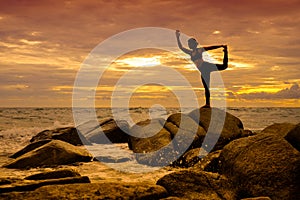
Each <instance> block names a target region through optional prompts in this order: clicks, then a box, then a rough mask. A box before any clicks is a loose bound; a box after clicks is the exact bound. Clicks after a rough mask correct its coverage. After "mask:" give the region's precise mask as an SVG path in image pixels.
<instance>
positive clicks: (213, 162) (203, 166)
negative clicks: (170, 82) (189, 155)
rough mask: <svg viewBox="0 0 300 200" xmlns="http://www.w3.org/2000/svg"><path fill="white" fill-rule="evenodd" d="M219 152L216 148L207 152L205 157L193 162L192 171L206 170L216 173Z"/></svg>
mask: <svg viewBox="0 0 300 200" xmlns="http://www.w3.org/2000/svg"><path fill="white" fill-rule="evenodd" d="M221 152H222V150H217V151H213V152H211V153H209V154H207V155H206V156H205V157H203V158H201V159H200V161H198V162H197V163H195V164H194V165H193V166H192V168H191V169H192V170H194V171H207V172H215V173H217V172H218V171H219V163H220V161H219V157H220V154H221Z"/></svg>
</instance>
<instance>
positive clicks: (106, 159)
mask: <svg viewBox="0 0 300 200" xmlns="http://www.w3.org/2000/svg"><path fill="white" fill-rule="evenodd" d="M94 161H99V162H104V163H121V162H127V161H130V158H128V157H121V156H118V157H115V156H96V157H95V158H94Z"/></svg>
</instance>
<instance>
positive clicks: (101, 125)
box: [77, 118, 129, 144]
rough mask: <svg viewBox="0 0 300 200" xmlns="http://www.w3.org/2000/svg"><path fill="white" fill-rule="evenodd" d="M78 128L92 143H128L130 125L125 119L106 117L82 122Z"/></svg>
mask: <svg viewBox="0 0 300 200" xmlns="http://www.w3.org/2000/svg"><path fill="white" fill-rule="evenodd" d="M77 129H78V130H79V131H80V132H81V133H82V134H83V135H84V136H85V137H86V138H87V139H88V140H89V141H90V142H92V143H97V144H107V143H127V142H128V134H127V133H128V132H129V125H128V123H127V122H126V121H125V120H119V121H115V120H114V119H111V118H109V119H104V120H102V121H100V122H98V121H93V120H91V121H88V122H86V123H84V124H81V125H79V126H78V127H77Z"/></svg>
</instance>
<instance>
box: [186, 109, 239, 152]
mask: <svg viewBox="0 0 300 200" xmlns="http://www.w3.org/2000/svg"><path fill="white" fill-rule="evenodd" d="M189 117H191V118H192V119H194V120H195V121H196V122H197V123H199V125H200V126H202V127H203V128H204V129H205V131H206V132H208V133H209V137H208V138H207V140H206V141H205V144H204V146H203V147H204V148H206V150H207V151H215V150H219V149H222V148H223V147H224V146H225V145H226V144H228V143H229V142H230V141H233V140H235V139H237V138H240V137H241V136H242V135H241V134H242V130H243V129H244V127H243V123H242V121H241V120H240V119H239V118H237V117H235V116H233V115H232V114H230V113H228V112H224V111H223V110H221V109H218V108H201V109H196V110H194V111H192V112H190V113H189ZM216 140H217V142H216Z"/></svg>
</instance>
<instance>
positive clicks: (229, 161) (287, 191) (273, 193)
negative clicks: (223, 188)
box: [219, 133, 300, 200]
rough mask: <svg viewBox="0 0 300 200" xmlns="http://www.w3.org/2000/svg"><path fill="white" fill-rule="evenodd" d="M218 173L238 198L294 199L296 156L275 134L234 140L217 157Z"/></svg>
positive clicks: (299, 168) (298, 187) (299, 165)
mask: <svg viewBox="0 0 300 200" xmlns="http://www.w3.org/2000/svg"><path fill="white" fill-rule="evenodd" d="M219 161H220V169H219V170H220V173H221V174H223V175H226V176H227V177H228V178H229V179H230V180H231V181H232V182H233V183H234V185H236V186H237V187H238V195H239V198H248V197H257V196H269V197H270V198H271V199H272V200H277V199H278V200H279V199H280V200H281V199H291V200H292V199H298V198H299V191H300V153H299V152H298V151H297V150H296V149H295V148H293V146H291V145H290V144H289V143H288V142H287V141H286V140H284V139H283V138H282V137H280V136H277V135H275V134H266V133H263V134H258V135H256V136H250V137H247V138H241V139H237V140H235V141H232V142H230V143H229V144H228V145H226V146H225V147H224V149H223V150H222V152H221V155H220V157H219Z"/></svg>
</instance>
